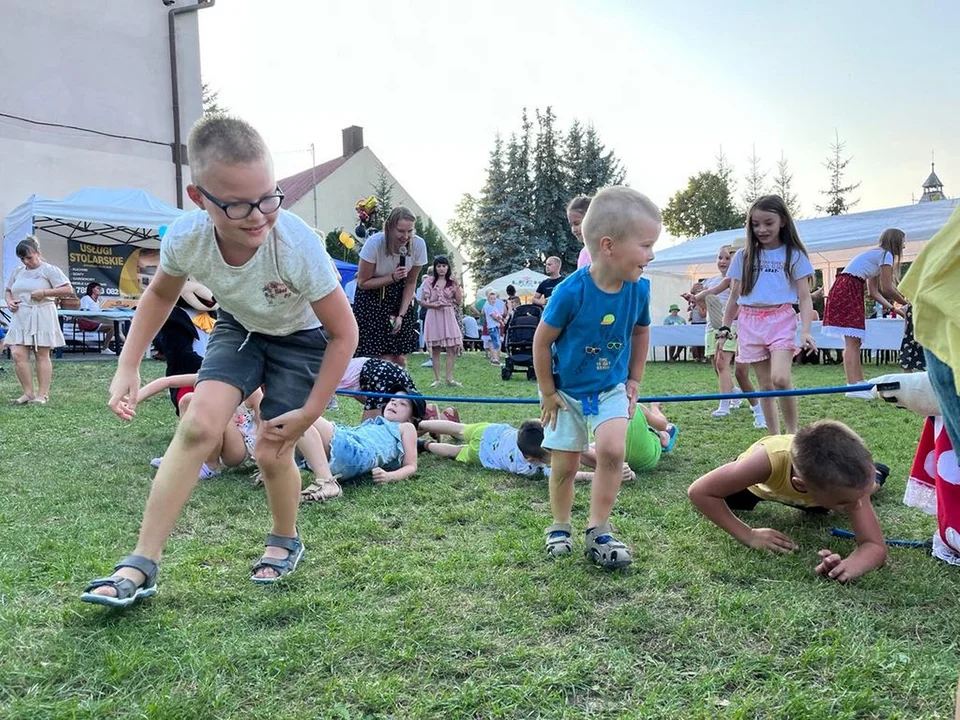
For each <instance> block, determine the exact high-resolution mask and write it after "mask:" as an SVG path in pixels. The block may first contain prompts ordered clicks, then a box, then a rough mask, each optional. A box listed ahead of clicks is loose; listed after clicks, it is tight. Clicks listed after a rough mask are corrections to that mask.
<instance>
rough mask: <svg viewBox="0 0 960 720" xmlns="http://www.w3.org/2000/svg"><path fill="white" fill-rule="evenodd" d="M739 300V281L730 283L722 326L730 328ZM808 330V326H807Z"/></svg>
mask: <svg viewBox="0 0 960 720" xmlns="http://www.w3.org/2000/svg"><path fill="white" fill-rule="evenodd" d="M739 299H740V281H739V280H731V281H730V297H729V298H727V306H726V307H725V308H724V309H723V325H724V327H730V323H732V322H733V319H734V318H735V317H736V316H737V300H739ZM808 328H809V326H808Z"/></svg>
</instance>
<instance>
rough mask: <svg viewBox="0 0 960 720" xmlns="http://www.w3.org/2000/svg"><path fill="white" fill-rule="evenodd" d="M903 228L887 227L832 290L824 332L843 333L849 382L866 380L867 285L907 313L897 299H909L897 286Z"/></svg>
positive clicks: (889, 306)
mask: <svg viewBox="0 0 960 720" xmlns="http://www.w3.org/2000/svg"><path fill="white" fill-rule="evenodd" d="M903 240H904V232H903V230H899V229H897V228H887V229H886V230H884V231H883V232H882V233H881V234H880V241H879V244H878V245H877V247H875V248H872V249H870V250H867V251H866V252H862V253H860V254H859V255H857V256H856V257H855V258H853V260H851V261H850V262H849V263H847V266H846V267H845V268H844V269H843V272H841V273H840V274H839V275H837V279H836V281H834V283H833V288H832V289H831V290H830V295H829V296H828V297H827V307H826V310H825V312H824V314H823V332H824V333H825V334H827V335H838V336H842V337H843V344H844V350H843V370H844V372H845V373H846V374H847V384H848V385H856V384H858V383H862V382H863V367H862V366H861V364H860V346H861V344H862V343H863V337H864V335H865V334H866V327H867V324H866V313H865V311H864V307H863V291H864V288H866V290H867V291H868V292H869V293H870V297H872V298H873V299H874V300H876V301H877V302H878V303H880V305H882V306H883V309H884V310H888V311H889V310H893V311H894V312H897V313H899V314H904V313H903V311H902V310H899V309H897V308H896V307H895V306H894V304H893V303H894V302H896V303H899V304H900V305H906V304H907V299H906V298H905V297H904V296H903V295H901V294H900V292H899V291H898V290H897V279H898V278H899V276H900V258H901V257H902V256H903ZM847 397H856V398H861V399H864V400H872V399H873V394H872V393H871V392H870V391H869V390H861V391H857V392H848V393H847Z"/></svg>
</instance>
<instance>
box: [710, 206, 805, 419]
mask: <svg viewBox="0 0 960 720" xmlns="http://www.w3.org/2000/svg"><path fill="white" fill-rule="evenodd" d="M727 275H728V276H729V277H730V281H731V282H730V299H729V300H728V301H727V307H726V308H725V310H724V313H723V325H721V326H720V328H718V330H717V333H716V337H717V349H718V350H720V349H722V345H723V343H724V342H725V341H726V340H727V339H728V338H730V337H731V336H732V333H731V331H730V324H731V323H732V322H733V320H734V318H736V317H737V316H738V312H739V322H738V327H737V339H738V343H737V344H738V352H739V353H740V362H742V363H748V364H750V365H753V367H754V371H755V372H756V373H757V379H758V380H759V381H760V389H761V390H787V389H789V388H791V387H792V386H793V381H792V378H791V375H790V372H791V369H792V366H793V356H794V355H796V354H797V352H798V348H797V313H796V312H795V311H794V309H793V306H794V304H797V303H798V304H799V305H800V323H801V330H800V345H801V348H802V349H803V350H804V351H806V352H808V353H810V352H815V351H816V349H817V344H816V342H815V341H814V339H813V337H812V336H811V335H810V323H811V322H812V321H813V301H812V300H811V298H810V282H809V278H810V276H812V275H813V265H811V264H810V258H809V257H807V250H806V248H805V247H804V246H803V243H802V242H801V241H800V236H799V235H798V234H797V228H796V226H795V225H794V224H793V218H791V217H790V211H789V210H787V206H786V204H785V203H784V202H783V199H782V198H780V197H779V196H777V195H764V196H763V197H761V198H759V199H757V200H756V201H755V202H754V203H753V205H752V206H751V207H750V211H749V212H748V213H747V244H746V247H744V248H743V249H742V250H738V251H737V254H736V255H734V257H733V261H732V262H731V263H730V269H729V270H728V271H727ZM761 405H762V406H763V414H764V416H765V417H766V420H767V428H768V429H769V431H770V434H771V435H779V434H780V417H779V414H778V412H777V403H776V402H774V399H773V398H764V399H763V400H762V401H761ZM780 410H781V411H782V412H783V424H784V426H785V427H786V431H787V433H795V432H796V431H797V401H796V398H793V397H782V398H780Z"/></svg>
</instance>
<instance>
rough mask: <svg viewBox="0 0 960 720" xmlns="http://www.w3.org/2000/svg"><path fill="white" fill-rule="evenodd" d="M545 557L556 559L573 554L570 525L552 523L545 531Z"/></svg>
mask: <svg viewBox="0 0 960 720" xmlns="http://www.w3.org/2000/svg"><path fill="white" fill-rule="evenodd" d="M544 534H545V535H546V536H547V556H548V557H552V558H556V557H560V556H561V555H569V554H570V553H572V552H573V540H572V538H571V535H572V534H573V526H572V525H571V524H570V523H554V524H553V525H551V526H550V527H548V528H547V529H546V530H544Z"/></svg>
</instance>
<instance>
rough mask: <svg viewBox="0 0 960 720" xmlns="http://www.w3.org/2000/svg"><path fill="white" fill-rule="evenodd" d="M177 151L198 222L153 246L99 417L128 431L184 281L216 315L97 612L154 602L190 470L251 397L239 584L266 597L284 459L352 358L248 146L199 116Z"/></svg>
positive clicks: (285, 488) (335, 299)
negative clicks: (249, 531) (243, 565)
mask: <svg viewBox="0 0 960 720" xmlns="http://www.w3.org/2000/svg"><path fill="white" fill-rule="evenodd" d="M188 147H189V154H190V165H191V174H192V178H193V184H191V185H189V186H188V187H187V194H188V195H189V196H190V199H191V200H193V202H194V203H195V204H196V205H197V207H199V208H200V210H196V211H194V212H192V213H187V214H186V215H184V216H183V217H181V218H180V219H178V220H177V221H176V222H175V223H173V224H172V225H171V226H170V227H169V229H168V230H167V232H166V234H165V235H164V236H163V239H162V241H161V244H160V266H159V268H158V269H157V273H156V276H155V277H154V278H153V280H152V282H151V283H150V285H149V286H148V287H147V288H146V290H145V291H144V293H143V296H142V297H141V299H140V302H139V305H138V307H137V312H136V314H135V315H134V318H133V324H132V325H131V327H130V332H129V335H128V337H127V343H126V345H124V348H123V352H122V353H121V355H120V360H119V362H118V367H117V372H116V374H115V375H114V378H113V382H112V383H111V384H110V403H109V405H110V409H111V410H112V411H113V412H114V413H115V414H117V415H118V416H119V417H120V418H121V419H124V420H130V419H132V418H133V416H134V414H135V412H136V398H137V393H138V392H139V389H140V375H139V366H140V358H141V357H143V353H144V351H145V350H146V348H147V345H148V344H149V343H150V341H151V339H152V338H153V336H154V335H156V333H157V331H158V330H159V329H160V326H161V325H162V324H163V322H164V320H165V319H166V318H167V316H168V315H169V314H170V311H171V310H172V308H173V305H174V303H175V302H176V300H177V297H178V296H179V294H180V290H181V288H182V287H183V284H184V282H185V281H186V279H187V276H188V275H190V276H192V277H194V278H196V279H197V280H198V281H200V282H202V283H203V284H204V285H206V286H207V287H208V288H210V290H211V291H212V292H213V294H214V296H215V297H216V298H217V301H218V302H219V304H220V314H219V319H218V321H217V325H216V328H215V329H214V332H213V335H212V336H211V338H210V343H209V345H208V347H207V352H206V356H205V357H204V359H203V364H202V366H201V368H200V373H199V377H198V380H197V384H196V390H195V392H194V399H193V402H192V403H191V404H190V408H189V410H188V411H187V412H186V414H185V415H184V417H183V418H182V420H181V421H180V424H179V426H178V427H177V431H176V435H175V436H174V438H173V441H172V442H171V443H170V447H169V449H168V450H167V452H166V453H165V454H164V457H163V462H162V463H161V464H160V468H159V470H158V472H157V475H156V478H155V479H154V481H153V485H152V487H151V490H150V497H149V498H148V500H147V507H146V510H145V512H144V516H143V524H142V526H141V529H140V538H139V541H138V543H137V548H136V550H135V552H134V554H133V555H130V556H128V557H126V558H125V559H124V560H123V561H122V562H120V564H118V565H117V566H116V568H115V573H114V574H113V575H112V576H111V577H108V578H101V579H98V580H94V581H93V582H91V583H90V584H89V585H88V586H87V589H86V592H84V594H83V596H82V599H83V600H84V601H86V602H92V603H97V604H100V605H109V606H111V607H126V606H128V605H130V604H132V603H133V602H135V601H136V600H138V599H140V598H144V597H150V596H151V595H154V594H156V591H157V590H156V576H157V563H158V562H159V560H160V554H161V551H162V549H163V546H164V543H165V541H166V539H167V537H168V536H169V535H170V533H171V531H172V530H173V527H174V523H175V522H176V520H177V517H178V516H179V514H180V511H181V510H182V508H183V506H184V505H185V504H186V502H187V500H188V499H189V497H190V494H191V492H192V491H193V488H194V486H195V485H196V482H197V475H198V473H199V470H200V466H201V464H202V463H203V460H204V458H205V457H206V456H208V455H209V454H210V452H211V451H212V449H213V447H214V445H215V444H216V442H217V441H218V439H219V438H220V436H221V435H222V432H223V428H224V427H225V426H226V424H227V422H228V421H229V420H230V418H231V416H232V414H233V412H234V411H235V409H236V407H237V405H238V404H239V403H240V400H241V399H242V398H244V397H247V396H249V395H250V394H251V393H252V392H253V391H254V390H255V389H256V388H258V387H261V386H262V388H263V392H264V397H263V401H262V403H261V406H260V413H261V418H262V419H263V421H264V422H263V426H262V429H261V432H260V434H259V436H258V437H257V440H256V446H255V455H256V458H257V464H258V465H259V467H260V472H261V475H262V476H263V478H264V481H265V485H266V491H267V497H268V500H269V504H270V509H271V512H272V514H273V527H272V528H271V531H270V533H269V534H268V535H267V537H266V541H265V543H264V545H265V552H264V553H263V556H262V557H261V558H260V560H259V561H257V563H256V564H255V565H254V568H253V574H252V575H251V578H250V579H251V580H252V581H253V582H256V583H272V582H276V581H277V580H279V579H280V578H281V577H283V576H284V575H286V574H289V573H291V572H293V570H294V569H295V568H296V567H297V563H298V562H299V560H300V558H301V557H302V556H303V553H304V547H303V543H302V542H301V540H300V537H299V534H298V532H297V527H296V519H297V507H298V504H299V500H300V473H299V471H298V470H297V467H296V464H295V462H294V455H293V450H294V445H295V444H296V442H297V440H298V439H299V438H300V436H301V435H302V434H303V432H304V430H306V429H307V428H309V427H310V426H311V425H312V423H313V422H314V420H316V419H317V418H318V417H319V416H320V414H321V413H322V412H323V409H324V407H325V406H326V404H327V401H328V400H329V399H330V398H331V396H332V395H333V392H334V390H335V389H336V387H337V383H338V382H339V380H340V378H341V377H343V374H344V372H345V371H346V369H347V363H348V362H349V360H350V358H351V357H352V355H353V351H354V349H355V348H356V345H357V325H356V322H355V320H354V317H353V313H351V312H350V305H349V303H348V302H347V298H346V296H345V295H344V293H343V290H342V289H341V288H340V286H339V283H338V282H337V278H336V275H335V274H334V272H333V270H332V266H331V263H330V259H329V257H328V255H327V253H326V250H325V249H324V247H323V243H322V242H320V241H319V240H318V239H317V235H316V233H315V232H314V231H313V230H312V229H311V228H310V227H308V226H307V225H306V224H305V223H304V222H303V221H302V220H300V219H299V218H298V217H296V216H295V215H292V214H290V213H288V212H286V211H281V210H280V205H281V203H282V202H283V192H282V191H281V190H280V188H279V187H277V183H276V180H275V179H274V174H273V162H272V160H271V157H270V153H269V151H268V150H267V147H266V144H265V143H264V141H263V138H262V137H261V136H260V135H259V133H257V131H256V130H254V129H253V127H251V126H250V125H249V124H247V123H246V122H244V121H242V120H239V119H237V118H231V117H227V116H222V115H213V116H208V117H205V118H203V119H201V120H200V121H199V122H198V123H197V124H196V125H195V126H194V128H193V130H192V131H191V133H190V139H189V143H188ZM321 323H322V325H323V330H321V329H320V325H321Z"/></svg>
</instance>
